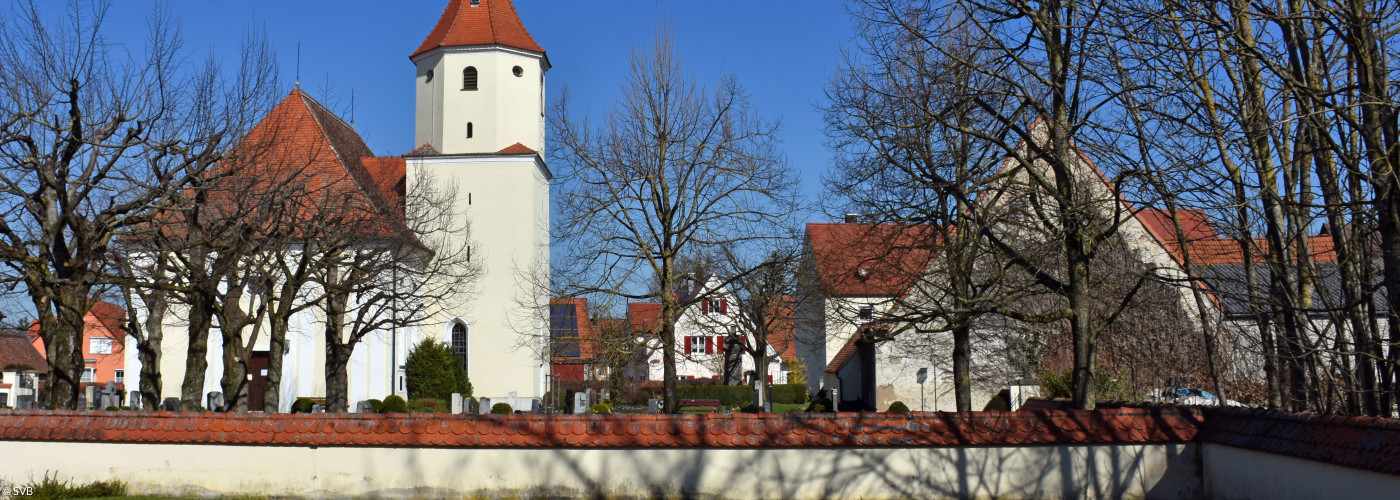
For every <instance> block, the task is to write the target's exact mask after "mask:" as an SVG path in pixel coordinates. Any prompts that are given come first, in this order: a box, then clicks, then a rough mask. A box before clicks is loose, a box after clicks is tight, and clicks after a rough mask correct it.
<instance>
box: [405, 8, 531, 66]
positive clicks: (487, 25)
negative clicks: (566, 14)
mask: <svg viewBox="0 0 1400 500" xmlns="http://www.w3.org/2000/svg"><path fill="white" fill-rule="evenodd" d="M473 3H478V2H474V1H473V0H452V1H451V2H448V3H447V8H446V9H444V10H443V11H442V17H441V18H439V19H438V22H437V26H434V27H433V31H431V32H429V33H428V38H426V39H424V40H423V44H422V45H419V46H418V50H415V51H413V54H411V55H409V56H408V57H409V58H410V59H412V58H415V57H418V56H419V55H422V54H423V53H425V52H428V51H430V50H433V49H436V48H438V47H462V46H469V45H504V46H506V47H514V48H517V49H523V50H528V51H530V52H539V53H541V54H543V53H544V48H543V47H540V44H538V43H535V39H534V38H533V37H531V36H530V32H529V31H526V30H525V25H524V24H523V23H521V22H520V15H519V14H516V13H515V5H512V4H511V3H510V0H480V1H479V5H473Z"/></svg>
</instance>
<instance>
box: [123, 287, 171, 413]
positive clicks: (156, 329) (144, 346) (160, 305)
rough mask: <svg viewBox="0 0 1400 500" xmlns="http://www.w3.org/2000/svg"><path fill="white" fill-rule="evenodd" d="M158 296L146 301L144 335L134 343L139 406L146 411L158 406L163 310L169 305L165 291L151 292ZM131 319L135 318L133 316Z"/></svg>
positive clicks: (163, 336)
mask: <svg viewBox="0 0 1400 500" xmlns="http://www.w3.org/2000/svg"><path fill="white" fill-rule="evenodd" d="M153 293H155V294H159V297H155V298H152V299H151V300H147V301H146V311H147V312H146V328H145V330H146V335H145V338H143V339H141V340H140V341H139V342H137V344H136V351H137V352H136V355H137V357H138V359H140V360H141V382H140V385H141V387H140V391H141V407H142V408H143V409H145V410H147V411H153V410H156V409H159V408H160V402H161V401H160V399H161V398H160V397H161V390H162V389H163V388H162V387H161V386H162V381H161V378H160V358H161V342H162V341H164V340H165V311H166V309H167V308H168V307H169V306H168V303H167V302H166V299H165V295H164V293H165V292H153ZM132 320H133V321H135V318H134V316H133V319H132Z"/></svg>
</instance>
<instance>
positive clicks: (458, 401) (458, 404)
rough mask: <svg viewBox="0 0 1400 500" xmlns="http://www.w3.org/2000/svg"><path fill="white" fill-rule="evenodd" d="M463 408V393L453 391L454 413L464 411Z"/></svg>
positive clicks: (458, 413) (457, 413)
mask: <svg viewBox="0 0 1400 500" xmlns="http://www.w3.org/2000/svg"><path fill="white" fill-rule="evenodd" d="M462 409H463V408H462V393H460V392H454V393H452V414H453V415H460V414H461V413H462Z"/></svg>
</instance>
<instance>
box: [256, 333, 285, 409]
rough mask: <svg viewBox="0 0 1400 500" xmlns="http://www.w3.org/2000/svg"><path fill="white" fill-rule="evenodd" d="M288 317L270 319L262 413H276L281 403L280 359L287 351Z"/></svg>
mask: <svg viewBox="0 0 1400 500" xmlns="http://www.w3.org/2000/svg"><path fill="white" fill-rule="evenodd" d="M290 319H291V318H290V317H280V318H272V324H271V325H270V326H271V331H269V332H268V333H269V335H268V338H267V379H266V382H264V384H265V385H264V387H263V411H264V412H266V413H277V412H278V411H281V406H280V405H281V403H282V358H283V356H284V355H285V353H286V351H287V322H288V321H289V320H290Z"/></svg>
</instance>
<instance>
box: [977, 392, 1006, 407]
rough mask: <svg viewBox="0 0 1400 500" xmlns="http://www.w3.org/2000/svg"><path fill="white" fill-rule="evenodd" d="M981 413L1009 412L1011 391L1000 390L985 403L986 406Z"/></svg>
mask: <svg viewBox="0 0 1400 500" xmlns="http://www.w3.org/2000/svg"><path fill="white" fill-rule="evenodd" d="M982 411H1011V391H1009V390H1007V389H1002V390H1001V392H998V393H997V395H995V396H992V399H991V400H989V401H987V406H985V407H983V408H982Z"/></svg>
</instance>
